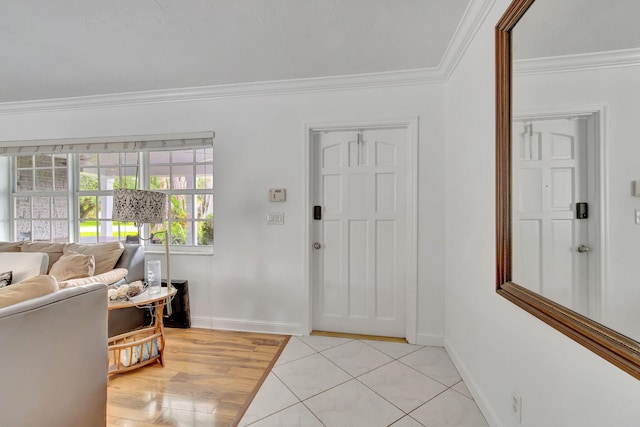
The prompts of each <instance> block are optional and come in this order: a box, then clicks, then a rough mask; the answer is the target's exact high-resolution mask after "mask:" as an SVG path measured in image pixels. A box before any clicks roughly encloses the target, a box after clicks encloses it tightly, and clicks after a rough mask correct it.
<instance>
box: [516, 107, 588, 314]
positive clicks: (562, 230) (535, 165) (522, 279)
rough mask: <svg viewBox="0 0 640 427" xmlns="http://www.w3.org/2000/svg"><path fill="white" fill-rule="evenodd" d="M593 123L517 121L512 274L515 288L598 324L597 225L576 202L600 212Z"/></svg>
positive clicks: (578, 117)
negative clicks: (595, 185) (595, 184)
mask: <svg viewBox="0 0 640 427" xmlns="http://www.w3.org/2000/svg"><path fill="white" fill-rule="evenodd" d="M588 120H589V117H585V116H581V115H574V116H566V117H561V118H554V117H552V118H546V117H545V118H535V117H533V118H526V119H524V118H523V119H518V120H514V122H513V128H512V129H513V135H512V141H513V151H512V155H513V159H512V162H513V163H512V165H513V187H512V189H513V190H512V191H513V199H512V200H513V204H514V205H513V210H512V215H513V218H512V221H513V222H512V224H513V272H512V274H513V280H514V281H515V282H516V283H518V284H520V285H522V286H524V287H526V288H528V289H530V290H532V291H534V292H536V293H539V294H540V295H543V296H545V297H547V298H549V299H552V300H553V301H556V302H558V303H560V304H562V305H564V306H566V307H570V308H572V309H573V310H574V311H577V312H579V313H581V314H584V315H586V316H588V317H590V318H592V319H594V317H598V316H597V313H598V312H599V307H600V286H599V282H600V281H599V279H598V274H597V271H596V270H597V269H596V267H597V265H598V264H599V251H597V250H596V251H593V250H591V249H592V248H594V247H595V246H596V245H595V243H596V242H597V240H598V239H597V238H596V236H597V233H598V227H597V226H596V220H594V219H592V218H590V217H589V215H588V214H587V215H578V212H577V211H578V207H579V205H578V204H579V203H587V204H588V206H589V208H590V209H591V210H592V211H593V210H597V209H598V206H599V202H598V200H597V199H598V197H597V194H596V191H594V190H595V189H593V188H590V187H593V183H590V182H589V181H590V180H589V178H588V177H589V175H590V173H593V172H594V171H590V170H589V169H590V163H591V162H589V161H588V158H591V157H593V153H595V152H597V150H596V149H595V146H594V145H595V144H596V139H597V138H596V135H594V132H593V126H588ZM588 152H589V154H590V155H589V156H588ZM591 169H593V165H592V166H591ZM590 184H591V185H590ZM583 206H584V205H583ZM596 218H597V216H596ZM594 320H596V319H594Z"/></svg>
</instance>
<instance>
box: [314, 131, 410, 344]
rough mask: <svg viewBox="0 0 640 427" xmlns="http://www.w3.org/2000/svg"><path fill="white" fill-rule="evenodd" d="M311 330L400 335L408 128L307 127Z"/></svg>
mask: <svg viewBox="0 0 640 427" xmlns="http://www.w3.org/2000/svg"><path fill="white" fill-rule="evenodd" d="M312 143H313V172H312V173H313V177H312V180H313V200H314V202H313V203H314V205H317V206H321V207H322V219H321V220H314V227H313V239H314V242H317V243H319V248H318V249H315V250H314V252H313V264H314V265H313V275H314V277H313V281H314V283H313V328H314V329H316V330H327V331H335V332H349V333H360V334H371V335H388V336H405V280H406V278H405V275H404V271H405V269H404V265H405V264H404V263H405V261H406V254H405V253H404V252H406V249H405V248H406V246H407V245H406V238H407V236H406V229H407V197H408V195H407V172H406V146H407V130H406V129H405V128H394V129H388V128H385V129H363V130H348V131H347V130H340V131H328V132H324V131H323V132H314V134H313V139H312Z"/></svg>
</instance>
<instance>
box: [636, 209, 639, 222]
mask: <svg viewBox="0 0 640 427" xmlns="http://www.w3.org/2000/svg"><path fill="white" fill-rule="evenodd" d="M636 224H638V225H640V209H636Z"/></svg>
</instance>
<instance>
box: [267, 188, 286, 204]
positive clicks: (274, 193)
mask: <svg viewBox="0 0 640 427" xmlns="http://www.w3.org/2000/svg"><path fill="white" fill-rule="evenodd" d="M286 200H287V190H286V189H285V188H270V189H269V201H270V202H284V201H286Z"/></svg>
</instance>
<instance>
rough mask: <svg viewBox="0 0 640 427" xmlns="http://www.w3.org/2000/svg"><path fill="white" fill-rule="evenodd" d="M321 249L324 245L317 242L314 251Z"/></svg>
mask: <svg viewBox="0 0 640 427" xmlns="http://www.w3.org/2000/svg"><path fill="white" fill-rule="evenodd" d="M321 247H322V245H321V244H320V243H318V242H315V243H314V244H313V248H314V249H320V248H321Z"/></svg>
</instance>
